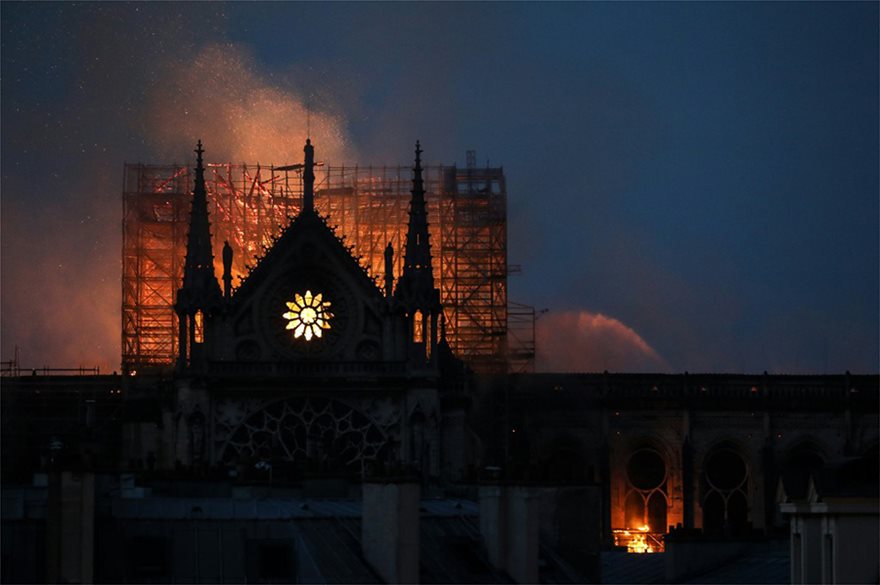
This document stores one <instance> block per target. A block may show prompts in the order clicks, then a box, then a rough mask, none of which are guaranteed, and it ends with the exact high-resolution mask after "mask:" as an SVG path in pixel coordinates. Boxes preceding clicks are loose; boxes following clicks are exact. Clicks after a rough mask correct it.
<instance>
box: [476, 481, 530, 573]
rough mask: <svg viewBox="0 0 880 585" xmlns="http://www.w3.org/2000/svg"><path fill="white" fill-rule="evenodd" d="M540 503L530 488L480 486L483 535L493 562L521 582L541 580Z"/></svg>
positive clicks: (490, 560)
mask: <svg viewBox="0 0 880 585" xmlns="http://www.w3.org/2000/svg"><path fill="white" fill-rule="evenodd" d="M538 503H539V502H538V499H537V496H536V494H535V493H534V491H533V490H532V489H530V488H527V487H523V486H509V485H484V486H481V487H480V534H481V535H482V537H483V543H484V544H485V546H486V552H487V554H488V557H489V562H490V563H492V566H494V567H495V568H496V569H498V570H501V571H505V572H506V573H507V574H508V575H509V576H510V578H511V579H513V580H514V581H516V582H517V583H537V582H538Z"/></svg>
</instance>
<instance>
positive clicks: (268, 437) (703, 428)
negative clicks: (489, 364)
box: [0, 140, 880, 583]
mask: <svg viewBox="0 0 880 585" xmlns="http://www.w3.org/2000/svg"><path fill="white" fill-rule="evenodd" d="M195 153H196V161H195V175H194V182H193V188H192V197H191V207H190V209H189V216H188V232H187V237H186V255H185V258H183V270H182V273H183V277H182V281H181V285H180V288H179V290H177V292H176V295H175V298H174V304H173V310H174V313H175V314H176V317H177V319H176V323H177V331H176V336H175V337H176V346H175V347H176V353H177V355H176V356H175V357H176V361H175V364H174V366H173V367H171V368H166V369H162V370H154V371H140V372H138V371H135V370H127V371H124V372H123V374H122V375H118V374H116V373H114V374H112V375H82V376H62V375H51V376H49V375H46V376H38V375H37V371H36V370H35V371H33V373H32V375H29V374H30V373H29V372H16V373H15V375H14V376H9V377H7V378H4V385H3V390H4V391H3V393H2V395H0V396H2V401H3V403H2V416H3V421H2V422H3V424H2V433H3V450H2V458H3V459H2V467H3V513H2V516H3V538H2V547H3V551H2V552H3V564H2V567H3V568H2V570H3V581H4V582H61V581H66V582H83V583H84V582H108V583H111V582H112V583H147V582H149V583H171V582H213V583H225V582H230V583H240V582H260V583H290V582H315V583H329V582H356V583H373V582H420V581H422V582H505V583H508V582H519V583H532V582H557V583H559V582H563V583H579V582H617V583H623V582H643V583H649V582H650V583H662V582H691V581H695V582H721V583H724V582H729V583H732V582H739V583H743V582H754V583H772V582H817V581H819V580H825V581H829V582H834V581H837V582H855V581H863V580H866V581H869V582H876V580H877V578H878V577H880V571H878V567H877V564H876V562H875V561H870V559H876V548H877V546H878V542H877V530H876V526H877V518H878V502H877V498H876V494H877V485H878V481H877V475H878V471H877V459H878V441H880V430H878V426H880V423H878V394H880V393H878V379H877V376H876V375H853V374H850V373H849V372H846V373H845V374H841V375H821V376H819V375H770V374H767V373H766V372H764V373H762V374H757V375H748V374H693V373H688V372H684V373H682V374H619V373H609V372H602V373H591V374H528V373H519V374H516V373H505V372H479V373H476V372H474V371H473V370H472V369H471V368H470V367H469V364H468V362H467V361H464V360H462V359H460V358H461V357H462V356H459V355H456V353H455V352H454V351H453V349H452V348H451V344H450V343H449V340H448V339H447V332H446V329H447V326H446V322H445V318H444V312H443V308H444V307H443V304H442V303H441V294H440V290H439V289H438V286H437V283H435V276H434V275H435V271H434V268H435V266H434V264H435V262H436V261H437V258H436V256H433V255H432V242H431V233H430V231H429V225H430V222H431V221H435V220H434V219H433V218H432V217H429V211H428V207H429V206H428V205H427V204H426V187H425V180H424V177H423V167H422V159H421V155H422V150H421V147H420V144H419V143H418V142H417V143H416V146H415V160H414V165H413V167H412V188H411V191H410V194H411V197H410V203H409V211H408V223H407V228H406V234H405V240H404V242H403V243H402V249H398V250H395V249H394V248H393V247H392V245H391V243H388V244H387V247H385V252H384V259H385V270H384V274H381V275H378V278H374V277H373V276H371V275H370V274H368V273H367V271H366V270H365V268H364V267H363V266H362V264H361V263H359V261H358V258H357V257H356V256H355V255H354V254H353V252H352V248H351V247H350V246H348V245H346V243H345V240H344V238H343V234H341V233H338V232H337V231H336V229H335V228H333V227H332V224H331V222H330V221H328V220H329V218H328V217H326V216H322V215H321V214H320V213H319V212H318V210H317V208H316V206H315V194H316V192H315V172H314V169H315V148H314V146H313V145H312V144H311V141H310V140H306V144H305V148H304V161H303V164H302V167H301V168H302V175H301V176H302V206H301V209H300V210H299V211H298V213H297V214H296V215H295V216H294V217H290V218H289V222H288V224H287V225H286V227H284V229H283V230H281V231H280V233H279V234H277V236H276V237H275V238H274V239H273V241H272V245H271V246H266V247H265V248H264V249H263V250H262V253H261V254H259V255H258V257H257V258H256V259H255V261H254V264H253V265H252V266H249V268H248V271H247V273H246V274H245V275H244V278H243V279H241V281H240V283H239V284H238V286H235V287H234V286H233V269H232V266H233V260H234V258H235V257H236V255H238V254H246V253H247V252H246V251H245V250H236V249H234V248H233V247H232V245H230V243H229V242H228V241H227V242H224V245H223V247H222V258H221V260H222V267H223V270H222V273H221V274H219V277H218V274H217V272H218V269H217V266H218V264H217V263H216V262H215V258H214V254H213V250H214V242H212V230H211V225H212V223H211V217H210V216H209V206H208V197H207V189H206V184H205V163H204V160H203V154H204V150H203V148H202V144H201V142H199V144H198V146H197V148H196V150H195ZM217 244H218V248H219V242H218V243H217ZM382 245H383V246H385V242H382ZM401 258H402V262H400V259H401ZM395 265H400V266H402V269H401V270H400V271H399V272H398V273H397V274H399V276H398V277H396V278H395V270H394V266H395ZM817 543H818V544H817ZM645 553H646V554H645ZM865 559H869V561H868V562H867V563H866V562H865ZM750 567H758V568H759V570H757V572H755V571H753V572H752V573H749V572H748V571H749V568H750ZM725 571H726V572H725Z"/></svg>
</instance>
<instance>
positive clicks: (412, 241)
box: [401, 141, 434, 293]
mask: <svg viewBox="0 0 880 585" xmlns="http://www.w3.org/2000/svg"><path fill="white" fill-rule="evenodd" d="M412 182H413V187H412V200H411V202H410V208H409V227H408V229H407V232H406V255H405V256H404V259H403V260H404V262H403V275H402V276H401V280H404V279H406V280H409V281H413V282H412V284H413V285H415V286H416V288H417V289H419V290H418V292H419V293H422V292H428V293H430V291H432V290H433V289H434V272H433V270H432V269H431V243H430V234H429V233H428V211H427V209H426V206H425V184H424V181H423V179H422V149H421V147H420V145H419V143H418V141H417V142H416V166H415V167H414V168H413V180H412ZM416 283H417V284H416ZM411 292H416V291H415V290H413V291H411Z"/></svg>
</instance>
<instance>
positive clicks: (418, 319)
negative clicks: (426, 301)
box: [413, 311, 425, 343]
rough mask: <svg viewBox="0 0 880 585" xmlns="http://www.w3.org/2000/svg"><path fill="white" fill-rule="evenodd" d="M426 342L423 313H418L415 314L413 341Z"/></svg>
mask: <svg viewBox="0 0 880 585" xmlns="http://www.w3.org/2000/svg"><path fill="white" fill-rule="evenodd" d="M424 340H425V331H424V323H423V322H422V312H421V311H416V312H415V314H413V341H414V342H416V343H422V342H423V341H424Z"/></svg>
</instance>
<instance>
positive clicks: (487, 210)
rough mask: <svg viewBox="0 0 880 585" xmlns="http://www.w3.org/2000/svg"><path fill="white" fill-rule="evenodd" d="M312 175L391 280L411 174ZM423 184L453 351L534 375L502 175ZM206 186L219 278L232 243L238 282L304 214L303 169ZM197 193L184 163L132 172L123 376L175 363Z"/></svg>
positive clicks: (471, 171)
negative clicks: (388, 260) (512, 272)
mask: <svg viewBox="0 0 880 585" xmlns="http://www.w3.org/2000/svg"><path fill="white" fill-rule="evenodd" d="M315 174H316V177H315V179H316V185H315V191H316V192H315V206H316V207H317V209H318V211H319V212H320V213H321V214H323V215H326V216H328V217H329V223H330V225H333V226H335V227H336V229H337V230H338V232H340V233H341V234H342V235H343V236H344V237H345V240H346V243H347V244H349V245H351V246H353V253H354V254H355V255H356V256H358V257H359V260H360V262H361V264H362V265H363V266H364V267H365V268H366V269H367V270H368V271H369V273H370V275H371V276H373V277H374V278H375V279H376V280H377V283H379V282H380V281H381V278H382V277H383V276H384V274H383V272H384V262H385V261H384V251H385V246H387V245H388V243H389V242H390V243H391V245H392V246H394V249H395V250H396V251H400V252H401V253H397V254H395V256H394V271H395V278H397V277H398V276H399V275H400V272H401V270H402V263H403V258H404V254H403V253H402V249H403V246H404V243H405V241H406V228H407V220H408V217H409V216H408V211H409V201H410V189H411V188H412V169H411V168H409V167H405V166H393V167H392V166H383V167H374V166H370V167H359V166H329V165H322V166H319V167H317V168H316V172H315ZM424 177H425V190H426V192H427V193H426V201H427V205H428V220H429V222H430V225H429V230H430V232H431V242H432V244H433V249H432V254H433V257H434V278H435V281H436V282H437V285H438V287H439V289H440V300H441V302H442V303H443V306H444V313H445V317H446V323H447V339H448V340H449V344H450V346H451V348H452V350H453V351H454V352H455V354H456V355H457V356H459V357H460V358H462V359H464V360H465V361H467V362H468V363H469V364H470V365H471V367H473V368H474V369H475V370H477V371H495V372H501V371H508V370H509V371H529V370H530V369H532V368H533V364H534V326H533V323H534V310H533V309H531V308H530V307H527V306H525V305H518V304H513V305H509V302H508V297H507V272H508V267H507V191H506V185H505V180H504V172H503V169H502V168H475V167H473V166H471V165H468V167H467V168H458V167H455V166H431V167H426V168H425V169H424ZM205 178H206V182H207V189H208V205H209V211H210V218H211V233H212V243H213V245H214V258H215V263H216V267H215V268H216V273H217V274H218V275H219V274H222V255H221V253H220V251H221V249H222V246H223V242H224V241H229V244H230V246H232V248H233V250H234V251H235V255H234V257H233V265H232V274H233V283H234V284H237V283H238V282H239V277H242V276H244V275H245V274H246V273H247V265H248V264H252V263H253V262H254V260H253V258H254V257H255V256H260V255H262V253H263V249H264V247H268V246H271V245H272V243H273V238H274V237H276V236H277V235H278V234H279V233H280V231H281V230H282V229H283V228H284V227H286V226H287V225H288V223H289V221H290V218H292V217H295V216H296V215H297V214H298V213H299V211H300V206H301V202H302V177H301V167H300V166H299V165H293V166H290V167H279V168H277V169H276V168H273V167H266V168H262V167H260V166H259V165H247V164H240V165H232V164H228V163H227V164H208V165H207V171H206V177H205ZM191 197H192V170H191V169H189V168H188V167H186V166H180V165H144V164H127V165H125V169H124V188H123V197H122V201H123V244H122V266H123V272H122V364H123V368H125V369H126V370H131V369H137V368H144V367H153V366H155V367H165V366H169V365H171V364H172V363H173V362H174V359H175V357H176V355H177V347H176V345H177V336H176V334H175V331H176V319H177V317H176V315H175V313H174V310H173V308H172V307H173V304H174V295H175V294H176V292H177V289H178V288H179V287H180V283H181V278H182V271H183V260H184V256H185V251H186V233H187V229H188V221H189V208H190V201H191ZM510 307H512V309H511V308H510ZM530 309H531V313H530V312H529V310H530ZM529 315H531V323H530V322H529ZM511 320H512V324H511V323H509V321H511ZM511 325H512V327H511Z"/></svg>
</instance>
